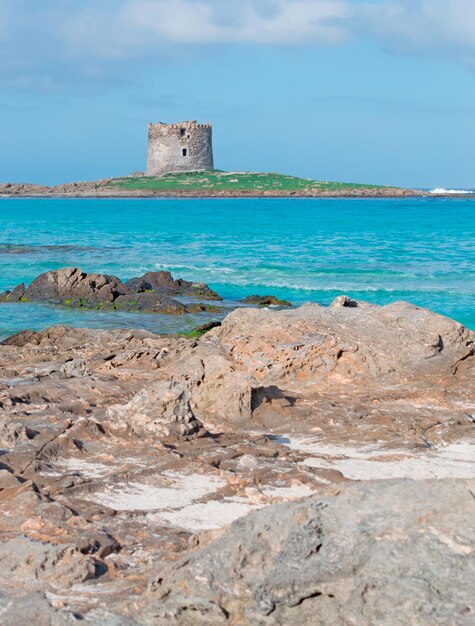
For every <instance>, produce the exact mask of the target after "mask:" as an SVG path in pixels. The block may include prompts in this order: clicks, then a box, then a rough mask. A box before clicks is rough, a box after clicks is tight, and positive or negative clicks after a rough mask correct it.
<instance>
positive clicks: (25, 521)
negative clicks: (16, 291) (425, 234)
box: [0, 275, 475, 624]
mask: <svg viewBox="0 0 475 626" xmlns="http://www.w3.org/2000/svg"><path fill="white" fill-rule="evenodd" d="M109 278H110V277H109ZM151 278H152V277H150V276H149V277H147V278H146V277H142V278H141V279H140V280H139V282H140V281H144V282H145V283H147V285H150V287H151V288H153V289H157V287H156V286H154V284H153V283H151ZM84 281H86V282H84ZM89 281H90V275H89V276H88V278H80V276H79V279H78V281H77V283H74V284H77V285H78V288H79V286H80V288H81V289H83V288H84V289H86V290H88V289H89V290H90V291H86V293H87V294H89V296H87V297H90V298H93V297H96V296H95V295H91V293H92V294H97V292H98V291H100V292H101V294H100V297H101V298H102V297H103V294H104V293H108V294H111V293H113V292H114V290H117V289H119V288H122V287H121V285H124V287H125V288H127V289H131V290H132V289H133V290H136V289H141V288H142V287H145V285H143V283H140V284H137V283H132V285H131V286H130V287H127V285H126V284H125V283H120V284H117V283H115V282H114V280H113V279H112V278H111V280H110V281H105V282H100V281H96V282H95V286H93V285H92V284H91V282H89ZM173 284H174V285H175V281H174V282H173ZM87 285H89V287H88V286H87ZM170 288H172V287H171V285H170ZM173 288H174V287H173ZM34 289H35V290H36V292H34V293H38V294H39V297H46V298H48V299H49V298H50V297H51V294H52V293H53V294H58V296H59V297H62V295H63V293H64V292H63V291H61V290H62V289H63V283H62V282H60V281H59V277H58V276H57V275H56V278H55V279H54V280H52V281H51V280H50V279H47V280H45V281H43V282H41V281H40V283H39V284H37V285H36V286H35V287H34ZM68 289H69V287H68ZM137 293H140V292H138V291H137ZM144 293H145V292H144ZM78 296H79V294H78ZM79 297H86V296H79ZM0 412H1V416H0V448H1V451H2V452H1V457H0V504H1V511H2V514H0V533H1V534H0V537H1V542H2V543H3V545H1V547H0V587H1V588H2V590H3V592H4V595H3V596H0V610H2V611H3V614H4V615H7V616H9V617H8V619H10V620H11V623H12V624H13V623H15V624H21V621H20V622H19V621H18V615H19V614H18V610H19V609H18V607H21V606H23V605H24V602H25V600H24V598H25V596H26V594H27V593H31V591H32V590H34V592H35V594H37V595H36V596H35V598H34V602H35V606H37V607H38V614H41V615H45V616H47V617H45V619H44V622H45V623H51V624H58V623H70V621H71V620H73V622H72V623H74V620H75V619H76V618H75V617H74V614H77V615H81V616H87V619H88V620H89V623H93V624H95V623H97V624H108V623H110V624H157V623H168V622H167V620H170V621H171V623H173V621H175V622H178V623H180V624H181V623H183V624H185V623H189V621H188V622H187V621H186V620H187V619H188V620H189V615H191V614H192V615H193V620H194V623H204V624H208V623H220V622H221V621H223V620H227V621H228V622H229V623H246V621H245V620H248V622H249V623H250V624H260V623H262V624H274V623H275V624H286V623H292V622H294V621H297V620H300V621H301V622H302V623H312V624H313V623H318V621H317V622H315V621H311V620H312V615H313V616H314V618H315V615H316V616H317V617H318V616H320V617H319V619H320V620H321V621H320V623H322V624H334V623H350V624H351V623H354V624H360V623H374V624H390V623H395V624H398V623H402V622H403V621H404V620H405V623H424V624H425V623H429V624H447V623H456V624H465V623H469V620H470V619H472V618H473V614H471V613H469V612H468V610H471V611H473V607H472V606H471V604H470V603H469V601H468V599H467V597H466V595H464V594H465V591H464V590H465V587H464V586H463V584H462V578H461V577H462V575H463V576H464V577H465V580H467V581H469V582H470V581H471V576H472V574H473V571H472V570H470V567H472V568H473V563H472V560H473V541H474V539H473V525H471V524H472V522H470V519H469V517H467V516H468V515H469V514H471V515H472V518H473V512H471V508H470V507H472V506H473V497H472V496H470V493H471V492H473V491H474V489H473V485H471V484H469V483H468V482H465V480H463V479H466V480H469V479H472V478H474V477H475V464H474V461H473V459H474V449H475V448H474V442H475V436H474V435H475V431H474V429H475V334H474V333H472V332H470V331H468V330H466V329H465V328H463V327H462V326H461V325H460V324H458V323H456V322H454V321H452V320H449V319H447V318H444V317H442V316H439V315H436V314H434V313H431V312H430V311H427V310H424V309H420V308H418V307H414V306H411V305H409V304H406V303H396V304H393V305H390V306H386V307H377V306H371V305H365V304H364V303H361V302H353V301H350V302H348V300H347V299H345V298H339V299H338V300H337V301H335V303H334V306H331V307H328V308H324V307H320V306H318V305H306V306H303V307H300V308H298V309H292V310H281V311H277V310H274V311H272V310H268V309H247V308H240V309H237V310H236V311H234V312H233V313H231V314H230V315H229V316H228V317H227V318H226V319H225V320H224V321H223V323H222V324H221V326H217V327H215V328H211V329H210V330H209V331H208V332H206V334H204V336H203V337H202V338H201V339H190V338H186V337H176V336H168V337H167V336H158V335H154V334H152V333H148V332H145V331H127V330H110V331H105V330H87V329H70V328H66V327H54V328H51V329H48V330H46V331H42V332H32V331H25V332H22V333H19V334H18V335H15V336H13V337H11V338H9V339H8V340H6V341H5V342H3V345H0ZM374 477H377V478H397V477H410V478H417V479H421V480H422V479H428V478H438V479H440V480H436V481H434V482H429V483H425V482H424V481H423V482H420V481H419V482H416V483H414V484H413V483H410V482H409V483H407V482H404V481H402V482H398V483H394V484H392V483H391V484H387V485H386V484H382V485H366V484H363V485H361V486H358V487H351V489H348V490H347V489H346V488H344V489H343V491H341V493H340V489H342V485H346V484H347V483H349V482H350V480H349V479H354V478H357V479H359V480H363V481H365V480H367V479H368V478H374ZM448 477H451V478H454V479H458V480H454V481H452V482H450V481H449V482H447V481H446V480H445V479H446V478H448ZM391 485H392V486H391ZM467 485H468V487H467ZM303 497H312V498H313V499H311V500H308V501H304V502H302V503H298V504H295V505H283V507H282V508H278V509H275V510H273V511H271V510H264V511H263V512H262V513H260V514H259V515H257V516H256V517H255V518H254V519H247V518H244V520H243V521H240V522H239V523H237V524H236V525H235V526H233V528H232V529H231V530H230V531H229V533H228V534H227V535H222V533H223V530H222V529H223V528H224V527H225V526H226V525H228V524H229V523H231V522H233V521H234V520H236V519H238V518H240V517H242V516H245V515H247V514H248V513H252V512H254V511H256V510H258V509H261V508H263V507H266V506H267V505H270V504H275V503H285V502H289V501H295V500H299V499H300V498H303ZM416 528H419V529H420V530H421V532H418V531H416ZM431 528H432V529H434V530H431ZM317 539H318V541H317ZM213 542H216V543H213ZM312 542H316V543H312ZM320 544H321V547H320V548H318V546H319V545H320ZM312 545H313V546H314V549H313V551H312V550H311V549H310V548H311V546H312ZM239 546H240V547H239ZM292 546H295V548H292ZM307 548H308V550H307ZM197 549H198V551H197ZM302 551H303V552H302ZM239 555H241V556H239ZM431 555H432V556H431ZM241 557H242V558H241ZM431 559H432V561H431ZM297 562H298V564H299V569H298V571H297V568H296V567H294V565H295V564H296V563H297ZM229 563H233V566H232V567H230V566H229ZM246 563H247V564H246ZM274 564H280V565H279V566H278V567H277V566H276V565H274ZM300 566H301V567H300ZM199 572H201V573H199ZM424 572H425V575H424V576H423V574H424ZM159 579H160V580H159ZM393 579H396V580H398V581H399V582H400V589H399V591H398V589H397V588H396V583H393ZM32 580H33V581H34V584H33V583H32ZM252 581H255V582H254V583H253V582H252ZM99 583H100V585H99ZM457 589H459V590H458V591H457ZM45 594H47V595H46V596H45ZM319 594H320V595H319ZM431 594H432V595H431ZM402 595H404V602H403V601H402ZM331 596H334V597H331ZM363 598H364V599H366V603H364V602H363ZM32 601H33V600H32ZM396 604H398V605H399V608H398V611H399V612H400V616H401V620H402V621H401V622H398V621H397V620H398V619H399V617H398V615H397V614H396V612H395V608H394V607H395V605H396ZM429 605H431V606H433V607H434V609H433V612H432V613H429V612H428V611H429ZM5 607H6V608H5ZM464 611H465V612H464ZM411 616H415V617H414V619H411ZM403 618H404V619H403ZM15 620H16V621H15ZM47 620H49V622H48V621H47ZM58 620H59V621H58ZM68 620H69V621H68ZM199 620H201V621H199ZM391 620H392V621H391ZM430 620H432V621H430ZM464 620H465V621H464ZM467 620H468V621H467ZM6 623H8V621H7V622H6Z"/></svg>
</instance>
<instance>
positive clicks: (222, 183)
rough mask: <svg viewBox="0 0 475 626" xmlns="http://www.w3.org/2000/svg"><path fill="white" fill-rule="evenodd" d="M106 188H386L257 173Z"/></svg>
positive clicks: (168, 177)
mask: <svg viewBox="0 0 475 626" xmlns="http://www.w3.org/2000/svg"><path fill="white" fill-rule="evenodd" d="M108 186H109V187H111V186H112V187H119V188H120V189H124V190H130V191H133V190H135V191H140V190H144V191H162V192H167V191H170V192H174V191H248V192H252V191H254V192H264V191H274V192H275V191H282V192H285V193H289V192H292V191H294V192H299V191H305V190H309V189H312V190H318V191H322V192H324V191H330V192H342V193H344V192H348V191H352V190H363V189H387V187H382V186H380V185H362V184H358V183H336V182H328V181H316V180H311V179H307V178H297V177H295V176H287V175H285V174H276V173H257V172H221V171H219V170H212V171H208V172H178V173H173V174H164V175H163V176H156V177H155V176H138V177H134V178H116V179H114V180H112V181H110V182H109V183H108Z"/></svg>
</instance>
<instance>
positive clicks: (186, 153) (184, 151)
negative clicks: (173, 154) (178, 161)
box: [183, 148, 188, 156]
mask: <svg viewBox="0 0 475 626" xmlns="http://www.w3.org/2000/svg"><path fill="white" fill-rule="evenodd" d="M183 156H188V150H187V149H186V148H183Z"/></svg>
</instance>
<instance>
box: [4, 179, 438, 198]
mask: <svg viewBox="0 0 475 626" xmlns="http://www.w3.org/2000/svg"><path fill="white" fill-rule="evenodd" d="M115 180H116V179H113V178H110V179H103V180H99V181H86V182H76V183H63V184H61V185H55V186H47V185H36V184H31V183H0V197H2V196H3V197H12V198H15V197H39V198H41V197H51V198H151V197H152V198H153V197H157V198H160V197H162V198H169V197H177V198H295V197H297V198H332V197H334V198H401V197H402V198H404V197H420V196H429V195H430V194H428V193H426V192H422V191H418V190H415V189H402V188H396V187H371V186H368V187H361V186H355V187H354V188H346V189H334V190H332V189H323V190H321V189H311V188H308V189H300V190H285V189H264V190H257V189H249V190H245V189H234V190H233V189H167V190H158V189H146V188H143V189H123V188H120V187H118V186H116V185H114V184H113V183H114V182H115Z"/></svg>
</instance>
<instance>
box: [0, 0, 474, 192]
mask: <svg viewBox="0 0 475 626" xmlns="http://www.w3.org/2000/svg"><path fill="white" fill-rule="evenodd" d="M0 55H1V56H0V59H1V63H0V115H1V116H0V120H1V125H0V145H1V150H0V180H3V181H5V180H10V181H32V182H44V183H57V182H63V181H67V180H85V179H96V178H101V177H108V176H113V175H120V174H127V173H129V172H132V171H139V170H142V169H144V167H145V161H146V143H147V123H148V122H150V121H167V122H173V121H180V120H182V119H198V120H199V121H212V122H213V124H214V136H215V158H216V166H217V167H219V168H221V169H226V170H260V171H280V172H286V173H290V174H295V175H300V176H306V177H312V178H317V179H321V180H345V181H354V182H374V183H382V184H397V185H406V186H421V187H434V186H446V187H447V186H450V187H468V186H470V187H475V174H474V172H473V164H474V162H475V158H474V157H475V124H474V123H473V118H474V116H475V2H474V1H473V0H372V1H370V0H365V1H363V0H361V1H358V0H353V1H352V0H94V1H93V0H82V1H81V2H78V1H77V0H41V2H40V1H39V0H0Z"/></svg>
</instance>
